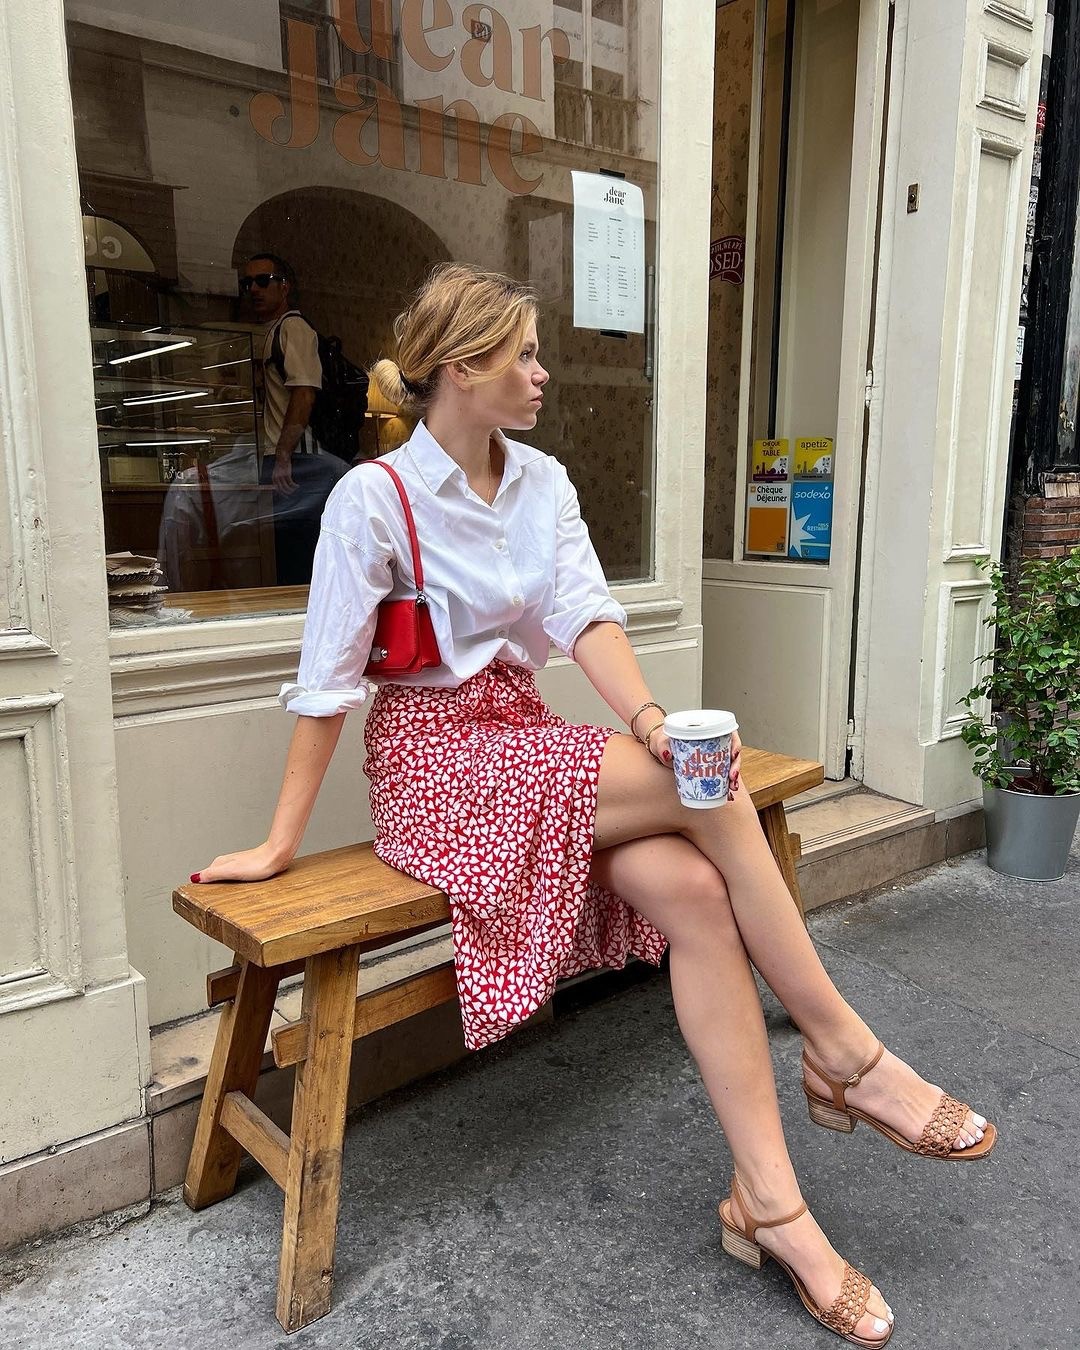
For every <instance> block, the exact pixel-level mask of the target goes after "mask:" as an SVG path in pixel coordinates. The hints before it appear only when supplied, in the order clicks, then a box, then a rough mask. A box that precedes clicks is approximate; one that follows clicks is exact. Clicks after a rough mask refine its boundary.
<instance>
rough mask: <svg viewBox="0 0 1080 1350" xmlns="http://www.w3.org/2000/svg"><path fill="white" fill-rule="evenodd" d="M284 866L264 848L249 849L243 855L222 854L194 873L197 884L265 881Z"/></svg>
mask: <svg viewBox="0 0 1080 1350" xmlns="http://www.w3.org/2000/svg"><path fill="white" fill-rule="evenodd" d="M286 865H287V864H286ZM283 870H284V865H283V864H282V863H281V862H279V861H277V860H275V859H273V858H271V857H270V856H269V855H268V854H267V851H266V850H265V849H264V848H249V849H245V850H244V851H243V852H242V853H222V854H220V855H219V856H218V857H217V858H215V859H214V861H213V862H212V863H211V864H210V866H209V867H204V868H203V869H202V871H201V872H192V874H191V880H192V881H193V882H196V883H200V882H207V881H265V880H266V878H267V877H272V876H273V875H274V874H275V873H276V872H280V871H283Z"/></svg>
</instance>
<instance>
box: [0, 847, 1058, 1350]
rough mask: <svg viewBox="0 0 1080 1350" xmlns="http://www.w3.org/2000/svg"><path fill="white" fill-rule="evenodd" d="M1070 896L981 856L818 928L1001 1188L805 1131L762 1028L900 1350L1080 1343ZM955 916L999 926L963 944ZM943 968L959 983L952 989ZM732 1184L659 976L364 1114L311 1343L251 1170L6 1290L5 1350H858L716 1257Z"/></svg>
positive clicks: (833, 1212)
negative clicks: (971, 915) (1003, 878)
mask: <svg viewBox="0 0 1080 1350" xmlns="http://www.w3.org/2000/svg"><path fill="white" fill-rule="evenodd" d="M1078 882H1080V877H1078V876H1077V875H1076V874H1072V875H1071V876H1070V878H1069V880H1068V881H1067V882H1065V883H1058V885H1059V886H1060V887H1061V891H1060V893H1059V895H1058V896H1057V897H1056V898H1055V897H1053V896H1049V895H1048V896H1047V898H1046V900H1045V901H1043V900H1040V901H1039V902H1038V903H1037V904H1035V905H1029V906H1028V908H1027V909H1026V910H1024V911H1023V912H1022V913H1021V911H1019V909H1018V908H1017V907H1018V905H1019V900H1018V898H1017V895H1016V891H1015V884H1014V883H1004V884H998V882H991V883H990V884H987V878H986V876H985V865H984V863H983V862H982V860H981V858H980V857H978V856H973V857H970V858H967V859H964V860H963V861H962V862H960V863H959V864H957V865H955V866H947V865H946V866H942V867H939V868H937V869H935V870H934V871H932V872H930V873H928V874H927V875H926V876H923V877H920V878H917V879H916V880H915V881H914V882H913V883H912V885H911V886H909V887H903V888H902V889H900V890H899V891H893V890H889V891H885V892H883V893H881V894H878V895H876V896H873V897H871V898H870V899H868V900H865V901H862V902H849V903H847V904H845V905H843V906H840V907H837V908H836V909H834V910H832V911H824V912H822V913H820V914H817V915H813V916H811V927H812V929H813V930H814V931H815V933H816V934H817V935H818V936H819V938H820V939H821V940H822V942H823V947H824V954H825V957H826V960H827V963H828V965H829V967H830V969H831V970H832V972H833V974H834V976H835V978H836V980H837V983H838V984H839V985H840V986H841V988H843V989H844V991H845V992H846V993H847V994H848V996H849V997H850V998H851V1000H852V1002H853V1003H855V1004H856V1006H858V1007H860V1008H861V1009H862V1010H864V1011H865V1012H867V1014H868V1015H869V1016H870V1017H871V1018H872V1020H873V1023H874V1025H875V1026H876V1027H877V1029H878V1030H879V1032H880V1033H881V1034H882V1035H883V1037H884V1038H885V1039H886V1040H887V1041H888V1043H889V1044H891V1045H892V1046H893V1047H894V1048H895V1049H896V1050H897V1051H898V1052H899V1053H902V1054H905V1055H908V1056H910V1057H911V1058H913V1059H914V1061H915V1062H916V1063H917V1064H918V1065H919V1066H920V1068H922V1069H923V1070H924V1072H926V1073H927V1074H929V1075H931V1076H933V1077H935V1078H936V1079H937V1081H939V1082H942V1084H943V1085H944V1086H947V1087H948V1088H950V1089H951V1090H954V1091H955V1092H956V1093H957V1094H959V1095H965V1096H969V1097H970V1098H971V1099H972V1100H974V1101H977V1103H978V1104H979V1105H980V1106H981V1107H983V1108H984V1109H985V1110H986V1113H987V1114H988V1115H991V1116H992V1117H994V1118H995V1119H996V1120H997V1121H998V1122H999V1124H1000V1128H1001V1131H1002V1137H1001V1142H1000V1144H999V1146H998V1148H997V1150H996V1151H995V1153H994V1155H993V1157H992V1158H990V1159H989V1160H987V1161H986V1162H984V1163H979V1164H945V1163H937V1162H930V1161H927V1160H923V1159H918V1158H913V1157H910V1156H909V1155H906V1154H904V1153H902V1152H901V1151H900V1150H898V1149H896V1148H895V1147H893V1146H892V1145H890V1144H889V1143H888V1142H887V1141H886V1140H885V1139H883V1138H882V1137H881V1136H879V1135H877V1134H876V1133H874V1132H873V1131H871V1130H869V1129H867V1128H865V1127H864V1128H860V1129H858V1130H856V1132H855V1133H854V1134H853V1135H851V1136H842V1135H837V1134H832V1133H830V1132H828V1131H825V1130H820V1129H817V1128H815V1127H814V1126H812V1124H811V1122H810V1121H809V1119H808V1117H807V1115H806V1110H805V1103H804V1101H803V1097H802V1093H801V1091H800V1088H799V1071H798V1060H799V1049H800V1045H799V1039H798V1037H797V1035H796V1033H795V1031H794V1029H793V1028H792V1027H791V1025H790V1023H788V1022H787V1020H786V1018H785V1017H784V1015H783V1013H782V1010H780V1009H779V1007H778V1006H777V1005H776V1004H775V1002H774V1001H772V1000H771V997H770V999H769V1001H768V1003H767V1013H768V1018H769V1024H770V1035H771V1042H772V1047H773V1055H774V1061H775V1064H776V1068H777V1076H778V1081H779V1086H780V1095H781V1100H782V1104H783V1107H784V1112H785V1122H786V1126H787V1130H788V1135H789V1141H790V1145H791V1149H792V1153H793V1155H794V1157H795V1159H796V1164H797V1166H798V1168H799V1171H800V1175H801V1177H802V1179H803V1184H804V1189H805V1191H806V1194H807V1198H808V1200H809V1201H810V1203H811V1205H812V1206H813V1208H814V1210H815V1212H816V1213H817V1215H818V1217H819V1219H820V1220H821V1221H822V1224H823V1226H824V1227H825V1229H826V1231H827V1232H829V1233H830V1235H831V1236H832V1238H833V1240H834V1242H835V1243H836V1245H837V1246H838V1247H839V1248H840V1250H842V1251H844V1252H845V1253H846V1254H847V1255H848V1256H849V1257H850V1259H851V1260H853V1261H855V1262H856V1263H858V1264H861V1265H862V1266H863V1267H864V1268H865V1269H867V1270H868V1271H869V1272H870V1273H871V1275H872V1276H873V1277H874V1278H875V1279H876V1280H877V1281H878V1282H879V1283H880V1284H881V1286H882V1288H883V1289H884V1290H885V1292H886V1295H887V1297H888V1298H889V1300H890V1302H891V1303H892V1305H893V1307H894V1308H895V1310H896V1313H897V1333H896V1335H895V1336H894V1338H893V1342H892V1344H893V1345H896V1346H898V1347H903V1346H909V1347H931V1346H932V1347H935V1348H936V1347H947V1348H950V1350H951V1347H958V1348H959V1347H969V1346H970V1347H972V1350H976V1348H977V1350H1021V1348H1023V1350H1057V1348H1058V1347H1065V1346H1070V1345H1072V1344H1073V1343H1074V1341H1075V1337H1076V1335H1077V1332H1078V1330H1080V1328H1078V1326H1077V1320H1078V1319H1077V1309H1078V1308H1080V1274H1078V1271H1080V1260H1078V1257H1080V1250H1078V1240H1077V1236H1076V1231H1075V1230H1076V1228H1077V1216H1078V1215H1080V1181H1078V1179H1077V1176H1076V1173H1075V1170H1074V1168H1073V1167H1072V1161H1073V1158H1074V1155H1075V1146H1074V1143H1073V1137H1072V1133H1071V1129H1070V1127H1071V1126H1073V1125H1075V1122H1076V1120H1077V1119H1078V1118H1080V1056H1078V1055H1077V1054H1076V1053H1075V1052H1074V1050H1073V1049H1072V1047H1074V1046H1075V1043H1076V1021H1075V1018H1074V1019H1073V1020H1072V1021H1071V1022H1070V1019H1069V1017H1068V1015H1067V1011H1066V1009H1065V1008H1064V1007H1063V1006H1062V992H1063V989H1064V988H1065V983H1067V982H1059V981H1057V980H1056V979H1054V978H1050V979H1047V978H1046V977H1045V966H1046V964H1047V961H1048V953H1050V952H1052V953H1053V957H1054V961H1055V963H1056V964H1060V965H1061V966H1062V967H1063V968H1064V970H1066V971H1072V972H1075V970H1076V968H1077V957H1078V956H1080V925H1078V924H1077V922H1076V914H1077V910H1078V909H1080V884H1078ZM1043 890H1044V891H1045V890H1046V888H1043ZM909 893H910V895H909ZM909 903H910V908H909ZM958 904H961V905H963V906H967V907H971V908H977V909H978V910H979V912H980V914H981V916H982V919H983V923H982V925H981V927H979V928H969V929H968V930H967V935H966V937H964V936H963V931H962V929H961V927H960V926H959V925H958V924H956V923H955V921H954V919H955V909H956V906H957V905H958ZM916 914H917V915H919V916H921V920H920V921H921V924H922V928H921V951H922V957H923V959H922V960H921V961H920V959H919V956H920V953H919V950H918V949H917V947H916V939H917V938H919V937H920V929H919V927H918V924H917V923H916V921H915V919H914V918H913V915H916ZM950 916H951V917H950ZM1021 918H1023V919H1024V920H1025V931H1026V935H1027V941H1024V942H1020V941H1018V940H1017V941H1014V940H1013V939H1014V938H1017V939H1018V938H1019V936H1020V926H1021ZM983 933H988V934H990V936H989V937H988V938H987V939H986V943H985V946H984V945H981V934H983ZM1006 939H1008V952H1009V964H1008V965H1006V966H1005V967H1004V970H1005V976H1004V978H1005V980H1006V981H1007V985H1006V986H1003V984H1002V981H1001V980H1000V979H998V980H997V981H996V983H995V985H994V989H996V990H997V991H998V992H999V995H1000V996H998V997H995V995H994V994H993V992H986V990H985V989H984V985H983V982H982V981H981V980H979V979H976V978H974V977H970V978H969V972H970V970H971V969H976V968H979V969H982V970H983V971H985V972H989V975H990V976H994V975H995V973H996V972H997V971H998V969H999V968H1000V967H999V964H998V962H999V960H1000V954H1001V953H1002V951H1003V950H1004V949H1003V947H1002V945H1001V944H1002V943H1004V942H1005V941H1006ZM950 944H953V945H952V947H951V950H952V952H953V955H952V958H951V960H952V961H953V963H954V964H957V965H962V964H964V957H965V956H966V965H967V969H966V970H965V971H963V972H962V976H963V977H962V978H958V979H957V980H955V981H952V982H950V981H949V980H948V979H946V973H947V971H948V968H949V962H950V958H949V956H948V954H947V953H948V950H949V949H950ZM908 949H910V952H911V955H910V957H909V956H908V955H906V954H903V955H902V956H898V955H897V953H898V952H900V953H906V952H907V951H908ZM943 949H945V954H943ZM909 962H910V965H909ZM1018 986H1019V987H1020V988H1021V989H1022V995H1023V996H1022V997H1021V995H1020V992H1019V991H1018ZM1048 1028H1049V1031H1048V1030H1047V1029H1048ZM729 1171H730V1162H729V1157H728V1152H727V1148H726V1146H725V1144H724V1142H723V1138H722V1135H721V1133H720V1130H719V1128H718V1126H717V1125H716V1123H715V1120H714V1118H713V1116H712V1113H711V1109H710V1107H709V1104H708V1101H707V1099H706V1097H705V1093H704V1089H703V1088H702V1085H701V1082H700V1079H699V1078H698V1075H697V1072H696V1069H695V1067H694V1066H693V1064H692V1062H691V1060H690V1057H689V1055H688V1053H687V1051H686V1049H685V1046H684V1045H683V1043H682V1039H681V1037H680V1035H679V1033H678V1029H677V1026H676V1023H675V1018H674V1012H673V1009H672V1004H671V998H670V992H669V990H668V986H667V981H666V978H665V976H664V975H663V974H660V975H658V976H656V977H655V978H652V979H649V980H647V981H645V982H643V983H641V984H639V985H636V986H634V987H633V988H630V989H628V990H626V991H624V992H622V993H620V994H618V995H617V996H615V997H611V998H608V999H606V1000H604V1001H603V1002H598V1003H594V1004H592V1005H588V1006H584V1007H582V1008H580V1009H579V1010H578V1011H576V1012H574V1013H572V1014H569V1015H566V1016H563V1017H561V1018H560V1019H558V1020H557V1021H556V1022H555V1023H554V1024H549V1025H542V1026H537V1027H533V1028H528V1029H526V1030H524V1031H522V1032H520V1033H518V1034H517V1035H516V1036H515V1037H512V1038H511V1039H510V1040H509V1041H508V1042H505V1043H503V1044H501V1045H498V1046H495V1047H492V1048H491V1049H490V1050H487V1051H484V1052H482V1053H481V1054H479V1055H476V1056H473V1057H471V1058H470V1059H468V1060H466V1061H465V1062H463V1063H462V1064H459V1065H457V1066H455V1067H453V1068H452V1069H450V1070H447V1071H445V1072H443V1073H441V1074H439V1075H437V1076H435V1077H433V1078H431V1079H428V1080H426V1081H425V1082H422V1083H419V1084H415V1085H413V1086H412V1087H410V1088H407V1089H404V1090H402V1091H401V1092H398V1093H396V1094H394V1095H393V1096H391V1097H389V1098H385V1099H383V1100H382V1101H380V1102H378V1103H376V1104H375V1105H373V1106H371V1107H368V1108H366V1109H365V1110H364V1111H363V1112H362V1113H361V1114H360V1116H359V1117H358V1119H357V1120H356V1121H355V1122H354V1124H353V1125H352V1126H351V1128H350V1130H349V1134H348V1137H347V1140H346V1163H345V1178H344V1185H343V1192H342V1211H341V1221H340V1228H339V1240H338V1265H337V1275H336V1282H335V1306H334V1309H333V1311H332V1312H331V1313H330V1314H329V1315H328V1316H327V1317H325V1318H323V1319H322V1320H321V1321H320V1322H317V1323H315V1324H313V1325H312V1326H311V1327H309V1328H306V1329H305V1330H304V1331H302V1332H299V1333H297V1334H296V1335H295V1336H292V1337H286V1336H285V1335H284V1333H283V1332H281V1330H280V1328H279V1327H278V1326H277V1323H276V1322H275V1321H274V1318H273V1305H274V1284H275V1280H276V1272H277V1257H278V1243H279V1237H280V1225H281V1210H282V1207H281V1199H280V1196H279V1193H278V1191H277V1188H276V1187H275V1186H274V1185H273V1184H272V1183H271V1182H269V1181H268V1180H267V1179H266V1178H264V1177H262V1176H261V1175H257V1174H256V1172H255V1171H251V1172H249V1173H246V1180H245V1182H244V1184H243V1185H242V1187H241V1189H240V1190H239V1192H238V1193H237V1195H236V1196H234V1197H233V1198H232V1199H231V1200H229V1201H226V1202H224V1203H223V1204H221V1205H218V1206H215V1207H214V1208H212V1209H210V1210H206V1211H203V1212H202V1213H201V1214H197V1215H196V1214H192V1213H190V1212H189V1211H188V1210H187V1209H186V1208H185V1207H184V1206H183V1204H182V1202H180V1201H179V1199H178V1197H175V1196H174V1197H173V1198H170V1199H168V1200H166V1201H165V1202H164V1203H160V1204H158V1205H156V1206H155V1207H154V1209H153V1210H152V1212H151V1213H150V1214H149V1215H147V1216H145V1217H142V1218H137V1219H133V1220H132V1221H131V1222H129V1223H127V1224H124V1225H121V1226H119V1227H117V1228H116V1229H115V1231H111V1232H108V1231H106V1232H102V1233H100V1234H99V1235H97V1236H93V1235H90V1234H88V1233H86V1232H81V1233H80V1232H76V1233H75V1234H73V1235H71V1236H69V1237H66V1238H62V1239H58V1240H53V1241H51V1242H45V1243H42V1244H40V1245H38V1246H36V1247H33V1248H30V1249H27V1250H24V1251H23V1252H21V1253H19V1254H16V1255H15V1256H14V1257H11V1258H8V1259H7V1260H6V1261H4V1262H0V1337H2V1344H3V1346H4V1347H5V1350H51V1347H54V1346H55V1347H64V1348H65V1350H66V1348H67V1347H70V1346H78V1347H79V1350H112V1347H121V1346H123V1347H138V1348H139V1350H143V1348H144V1347H145V1348H147V1350H149V1348H151V1347H153V1348H155V1350H156V1347H166V1346H167V1347H184V1348H185V1350H186V1347H189V1346H190V1347H192V1348H193V1350H194V1347H198V1346H202V1345H205V1344H214V1345H223V1346H236V1347H245V1348H247V1347H251V1350H263V1348H264V1347H279V1346H286V1345H287V1346H289V1347H300V1348H302V1350H323V1348H324V1347H327V1348H328V1347H335V1350H337V1348H339V1347H355V1348H356V1350H375V1347H379V1350H385V1348H387V1347H389V1348H391V1350H612V1347H616V1346H617V1347H620V1350H689V1348H690V1347H702V1348H703V1350H704V1347H709V1350H715V1348H716V1347H725V1348H726V1347H731V1348H732V1350H742V1348H743V1347H745V1348H746V1350H750V1348H751V1347H753V1348H755V1350H756V1348H757V1347H762V1350H764V1348H765V1347H768V1348H769V1350H776V1347H784V1348H785V1350H787V1348H790V1350H801V1347H825V1346H830V1345H838V1344H839V1343H840V1342H839V1341H837V1340H836V1338H835V1337H833V1336H831V1334H830V1333H828V1332H827V1331H825V1330H823V1329H822V1328H820V1327H818V1326H816V1325H815V1324H814V1323H813V1322H812V1321H811V1320H810V1319H809V1318H808V1317H807V1316H806V1314H805V1313H804V1312H803V1311H802V1309H801V1306H800V1305H799V1303H798V1301H797V1299H796V1297H795V1295H794V1293H793V1291H792V1290H791V1288H790V1286H789V1285H788V1284H787V1282H786V1280H785V1277H784V1276H783V1274H782V1272H780V1271H779V1269H778V1268H777V1267H776V1266H775V1265H773V1266H769V1267H766V1268H765V1270H764V1271H762V1272H760V1273H755V1272H752V1271H750V1270H748V1269H746V1268H745V1267H742V1266H739V1265H738V1264H737V1263H734V1262H732V1261H731V1260H729V1259H728V1258H726V1257H724V1255H723V1254H722V1252H721V1251H720V1243H719V1231H718V1226H717V1223H716V1217H715V1206H716V1202H717V1200H718V1199H720V1198H721V1196H722V1195H723V1194H725V1193H726V1187H727V1182H728V1177H729Z"/></svg>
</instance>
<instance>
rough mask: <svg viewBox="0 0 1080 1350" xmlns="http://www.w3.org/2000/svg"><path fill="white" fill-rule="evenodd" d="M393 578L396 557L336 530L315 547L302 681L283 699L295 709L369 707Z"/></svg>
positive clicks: (318, 713)
mask: <svg viewBox="0 0 1080 1350" xmlns="http://www.w3.org/2000/svg"><path fill="white" fill-rule="evenodd" d="M392 582H393V576H392V573H391V570H390V558H389V557H388V556H387V555H385V554H383V553H380V552H379V551H378V550H377V549H375V548H368V547H366V546H364V545H361V544H360V543H358V542H357V541H356V540H354V539H351V538H349V537H347V536H346V535H344V534H341V533H339V532H337V531H336V530H334V529H332V528H327V525H326V524H325V522H324V524H323V528H322V530H321V532H320V534H319V542H318V546H317V547H316V549H315V562H314V567H313V569H312V574H311V591H310V594H309V598H308V611H307V619H306V621H305V623H304V642H303V647H302V649H301V652H300V668H299V670H298V671H297V675H296V681H295V683H292V684H284V685H282V686H281V693H280V694H279V695H278V699H279V701H280V703H281V704H282V706H283V707H285V708H287V709H288V710H289V712H293V713H302V714H303V715H304V716H307V717H333V716H334V715H335V714H336V713H340V712H347V711H349V710H350V709H354V708H359V707H361V706H362V705H363V703H364V702H365V700H366V699H367V698H368V696H369V694H370V693H371V692H372V690H373V689H374V688H375V686H374V685H373V684H372V683H371V681H370V680H366V679H365V678H364V667H365V666H366V665H367V663H368V657H369V656H370V654H371V639H372V636H373V634H374V632H375V616H376V610H377V609H378V605H379V601H380V600H382V599H383V597H384V596H386V595H388V594H389V592H390V589H391V586H392Z"/></svg>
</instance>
